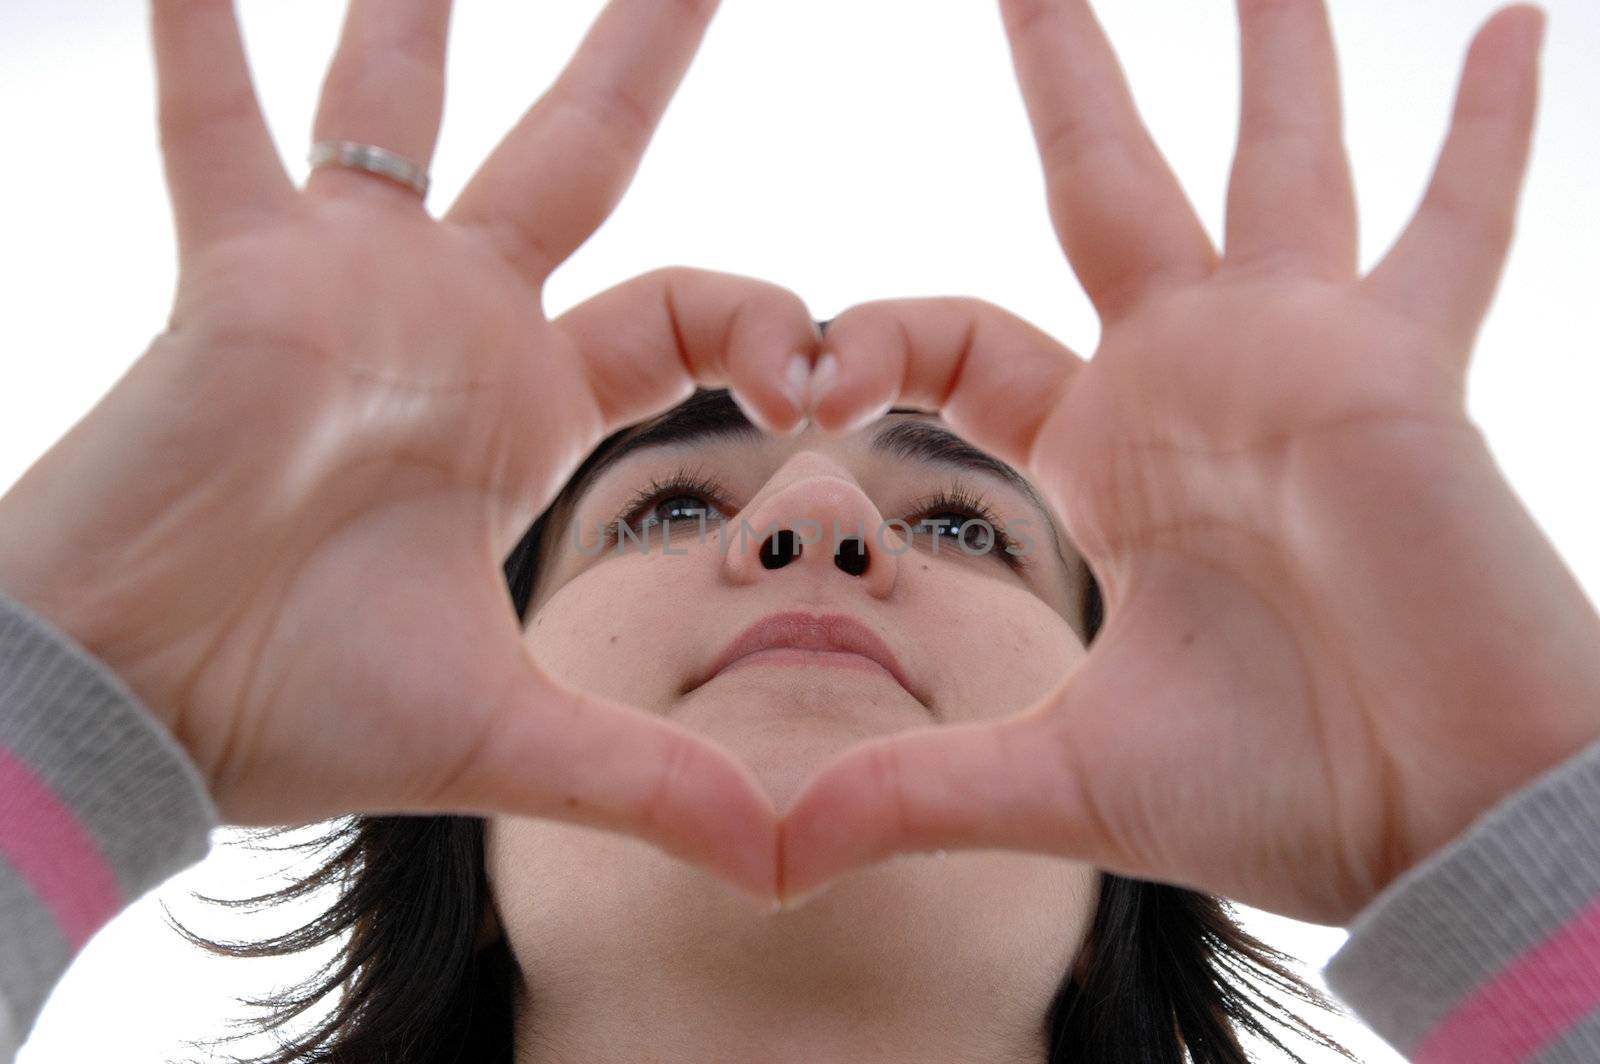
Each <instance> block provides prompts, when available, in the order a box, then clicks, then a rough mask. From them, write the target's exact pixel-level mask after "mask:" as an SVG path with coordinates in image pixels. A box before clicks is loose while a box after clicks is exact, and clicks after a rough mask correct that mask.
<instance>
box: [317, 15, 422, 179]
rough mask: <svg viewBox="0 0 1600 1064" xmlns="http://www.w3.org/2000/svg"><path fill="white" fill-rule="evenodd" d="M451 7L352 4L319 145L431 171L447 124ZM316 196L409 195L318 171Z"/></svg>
mask: <svg viewBox="0 0 1600 1064" xmlns="http://www.w3.org/2000/svg"><path fill="white" fill-rule="evenodd" d="M451 5H452V0H351V3H350V7H349V10H348V11H347V12H346V14H345V22H344V30H343V32H342V34H341V36H340V38H339V48H338V51H337V52H336V53H335V54H334V57H333V63H332V64H331V65H330V66H329V68H328V76H327V77H326V78H325V79H324V81H323V89H322V101H321V104H320V105H319V107H318V109H317V119H316V123H315V129H314V137H313V140H314V141H316V142H321V141H325V140H337V141H354V142H357V143H361V144H372V145H375V146H377V147H379V148H386V149H388V150H389V151H392V152H395V153H397V154H399V155H401V156H402V157H404V158H406V159H409V160H410V161H411V162H414V163H416V164H417V165H418V166H420V167H421V168H422V169H423V172H427V170H428V168H429V166H431V165H432V162H433V153H434V149H435V148H436V147H437V145H438V142H439V125H440V123H441V121H442V120H443V118H444V85H445V53H446V50H447V45H448V41H449V33H450V10H451ZM306 188H307V190H309V191H313V192H316V191H320V190H323V189H326V190H329V191H338V192H340V193H346V192H350V193H354V194H356V195H372V196H390V197H394V196H405V197H408V198H410V199H412V200H415V198H416V193H415V192H413V191H411V190H410V189H407V188H406V187H405V186H403V185H400V184H398V183H396V182H392V181H387V180H384V179H381V178H379V179H376V180H375V179H374V176H373V175H372V174H369V173H364V172H362V171H360V170H354V169H350V168H348V167H342V166H325V167H318V168H317V169H315V170H313V171H312V173H311V178H310V180H309V181H307V183H306Z"/></svg>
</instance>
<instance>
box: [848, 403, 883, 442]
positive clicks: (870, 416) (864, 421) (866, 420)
mask: <svg viewBox="0 0 1600 1064" xmlns="http://www.w3.org/2000/svg"><path fill="white" fill-rule="evenodd" d="M892 406H894V400H893V399H892V398H891V399H885V400H884V401H883V402H882V403H879V404H878V405H877V406H876V407H873V408H872V409H870V410H866V411H863V412H862V413H860V414H857V415H856V416H855V418H854V419H852V420H850V421H847V422H846V423H845V424H843V425H840V426H839V435H841V436H845V435H848V434H850V433H852V432H854V431H855V430H856V429H859V428H862V427H863V426H866V425H870V424H872V423H873V422H874V421H876V420H878V419H879V418H881V417H883V416H884V415H885V414H887V413H888V412H889V408H890V407H892Z"/></svg>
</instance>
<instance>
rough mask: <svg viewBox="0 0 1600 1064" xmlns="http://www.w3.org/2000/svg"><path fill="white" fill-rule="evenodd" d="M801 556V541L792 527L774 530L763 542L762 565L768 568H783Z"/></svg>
mask: <svg viewBox="0 0 1600 1064" xmlns="http://www.w3.org/2000/svg"><path fill="white" fill-rule="evenodd" d="M799 556H800V543H799V542H798V537H797V536H796V535H795V534H794V532H793V531H792V530H791V529H787V528H785V529H782V530H780V531H778V532H774V533H773V534H772V535H771V536H769V537H767V541H766V542H765V543H763V544H761V565H762V567H763V568H766V569H782V568H783V567H784V566H785V565H788V564H789V563H790V562H791V561H793V560H794V559H795V558H798V557H799Z"/></svg>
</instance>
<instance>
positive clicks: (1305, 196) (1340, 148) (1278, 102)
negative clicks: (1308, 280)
mask: <svg viewBox="0 0 1600 1064" xmlns="http://www.w3.org/2000/svg"><path fill="white" fill-rule="evenodd" d="M1239 29H1240V55H1241V59H1242V69H1243V85H1242V91H1241V98H1242V101H1243V103H1242V106H1241V113H1240V120H1239V148H1238V152H1237V154H1236V155H1235V157H1234V163H1233V176H1232V180H1231V182H1230V184H1229V187H1228V227H1227V253H1226V254H1227V258H1228V259H1229V260H1230V261H1234V262H1246V263H1254V262H1257V261H1260V260H1268V261H1269V262H1271V263H1285V264H1292V265H1295V266H1298V267H1300V268H1302V269H1306V270H1310V271H1314V272H1315V273H1317V274H1326V275H1328V276H1329V277H1333V278H1341V279H1346V280H1348V279H1350V278H1353V277H1354V276H1355V272H1356V269H1357V267H1358V265H1359V262H1358V258H1357V256H1358V253H1359V250H1358V229H1357V221H1356V202H1355V188H1354V182H1353V180H1352V178H1351V176H1350V161H1349V159H1348V157H1347V155H1346V152H1345V146H1344V121H1343V108H1342V105H1341V104H1340V99H1339V65H1338V59H1337V56H1336V54H1335V51H1334V44H1333V30H1332V27H1331V26H1330V25H1329V23H1328V10H1327V7H1326V5H1325V4H1324V3H1323V0H1239Z"/></svg>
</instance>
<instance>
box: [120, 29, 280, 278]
mask: <svg viewBox="0 0 1600 1064" xmlns="http://www.w3.org/2000/svg"><path fill="white" fill-rule="evenodd" d="M150 27H151V37H152V42H153V44H154V49H155V60H156V83H157V94H158V97H159V100H158V112H159V113H158V124H159V127H160V133H161V150H162V157H163V160H164V162H165V165H166V177H167V188H168V191H169V192H170V193H171V198H172V208H173V218H174V223H175V228H176V231H177V239H178V253H179V258H180V260H182V259H184V258H185V257H186V256H187V255H188V254H189V253H191V252H193V251H194V250H196V249H197V248H199V247H200V246H201V245H204V244H207V243H211V242H214V241H216V240H220V239H222V238H223V237H224V236H227V235H228V234H229V233H230V232H233V231H235V230H237V229H239V228H241V227H243V226H246V225H250V224H252V223H255V222H258V221H260V220H261V219H262V218H264V217H267V216H269V215H271V214H273V213H275V212H276V211H278V210H281V209H282V208H284V207H285V206H286V205H287V204H288V203H289V202H291V201H292V199H293V197H294V195H295V189H294V184H293V182H291V181H290V180H289V175H288V173H286V172H285V171H284V168H283V161H282V160H281V159H279V158H278V151H277V149H276V148H275V147H274V146H273V143H272V135H271V133H269V132H268V130H267V123H266V120H265V119H264V118H263V117H262V115H261V106H260V104H259V102H258V101H257V100H256V93H255V89H254V87H252V85H251V82H250V68H249V64H248V63H247V62H246V59H245V51H244V41H243V39H242V38H241V36H240V34H239V23H238V20H237V19H236V18H235V16H234V12H233V0H151V5H150Z"/></svg>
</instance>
